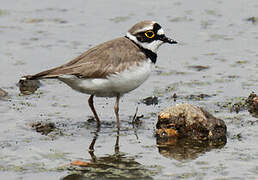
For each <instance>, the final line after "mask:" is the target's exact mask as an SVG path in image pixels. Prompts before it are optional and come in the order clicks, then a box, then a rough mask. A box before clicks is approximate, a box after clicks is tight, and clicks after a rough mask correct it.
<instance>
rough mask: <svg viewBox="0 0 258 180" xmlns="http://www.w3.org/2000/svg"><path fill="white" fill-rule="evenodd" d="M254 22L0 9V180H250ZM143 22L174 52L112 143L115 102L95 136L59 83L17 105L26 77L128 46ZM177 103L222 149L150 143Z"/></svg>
mask: <svg viewBox="0 0 258 180" xmlns="http://www.w3.org/2000/svg"><path fill="white" fill-rule="evenodd" d="M257 11H258V2H257V1H255V0H247V1H245V2H242V1H240V0H236V1H235V0H234V1H233V0H229V1H211V0H209V1H205V2H203V1H199V0H198V1H195V2H189V1H162V2H161V1H141V2H138V1H135V2H133V1H131V2H130V3H129V2H126V1H123V2H120V3H117V1H112V3H111V2H106V1H104V0H103V1H101V0H100V1H97V2H95V1H92V2H88V1H87V2H86V1H76V2H73V3H72V2H70V1H62V3H60V1H51V2H50V1H30V0H27V1H25V0H22V1H19V2H17V1H13V0H11V1H4V2H2V3H1V7H0V37H1V41H0V47H1V49H0V88H1V92H0V95H1V97H0V116H1V117H0V149H1V150H0V160H1V161H0V179H28V180H29V179H65V180H67V179H69V180H76V179H101V178H102V179H164V180H165V179H257V178H258V175H257V174H258V167H257V164H258V154H257V152H258V145H257V136H258V133H257V132H258V131H257V129H258V127H257V115H256V114H255V113H254V110H250V108H249V107H250V106H249V107H248V104H247V103H246V100H247V99H248V97H249V95H250V94H251V93H252V92H254V93H255V94H258V71H257V69H258V61H257V58H258V50H257V47H258V33H257V23H256V21H257V16H258V15H257ZM100 12H101V13H100ZM143 19H152V20H155V21H157V22H159V23H160V24H161V25H162V26H163V27H164V30H165V32H166V34H168V36H171V37H173V38H174V39H175V40H177V41H178V42H179V45H177V46H174V47H171V46H163V47H161V48H160V51H159V52H158V59H157V63H156V67H155V70H154V72H153V73H152V76H151V77H150V78H149V80H148V81H147V82H146V83H145V84H143V85H142V86H141V87H140V88H138V89H136V90H135V91H133V92H132V93H130V94H128V95H125V96H124V97H123V98H122V99H121V104H120V116H121V129H120V131H119V132H118V131H117V129H116V121H115V117H114V112H113V102H114V99H105V98H96V100H95V102H96V108H97V110H98V112H99V113H100V114H99V116H100V119H101V121H102V126H101V128H100V129H99V130H98V129H97V128H96V124H95V122H94V121H93V120H92V118H91V117H92V114H91V111H90V109H89V108H88V104H87V99H88V96H86V95H83V94H80V93H77V92H74V91H72V90H71V89H70V88H69V87H67V86H66V85H64V84H62V83H61V82H59V81H55V80H44V81H41V82H40V84H37V85H39V86H40V88H39V89H37V91H35V93H33V94H30V95H21V94H20V91H19V87H18V86H17V83H18V81H19V78H20V77H21V76H22V75H25V74H32V73H36V72H39V71H41V70H45V69H48V68H51V67H54V66H57V65H60V64H63V63H65V62H67V61H68V60H70V59H71V58H73V57H75V56H77V55H79V54H81V53H82V52H84V51H85V50H87V49H89V48H90V47H92V46H94V45H97V44H99V43H100V42H103V41H106V40H110V39H113V38H116V37H119V36H124V34H125V32H126V31H127V30H128V28H130V27H131V26H132V25H133V24H135V22H138V21H139V20H143ZM6 92H7V93H6ZM248 102H249V101H248ZM180 103H189V104H193V105H196V106H199V107H202V108H203V109H205V110H206V111H208V112H209V113H211V114H212V115H214V116H215V117H217V118H219V119H222V120H224V122H225V124H226V125H227V142H226V144H223V145H221V146H212V145H210V144H201V145H200V144H198V143H193V142H192V141H187V140H185V141H176V142H173V141H170V142H165V144H164V142H163V144H162V142H160V141H158V140H157V139H156V137H155V130H156V129H155V127H156V123H157V120H158V114H159V112H160V111H161V110H162V109H164V108H166V107H167V106H172V105H176V104H180ZM254 107H255V106H254ZM136 108H138V112H137V114H136V116H135V118H134V115H135V112H136ZM92 143H94V150H95V151H94V152H93V153H92V152H88V149H89V146H90V145H91V144H92Z"/></svg>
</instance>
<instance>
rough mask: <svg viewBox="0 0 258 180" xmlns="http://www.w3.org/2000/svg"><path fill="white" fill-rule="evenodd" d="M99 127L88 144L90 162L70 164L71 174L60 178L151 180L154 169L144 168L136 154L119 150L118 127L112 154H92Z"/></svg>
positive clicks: (63, 179)
mask: <svg viewBox="0 0 258 180" xmlns="http://www.w3.org/2000/svg"><path fill="white" fill-rule="evenodd" d="M99 132H100V128H97V129H96V131H95V133H94V137H93V139H92V142H91V144H90V146H89V151H88V152H89V154H90V156H91V161H90V162H85V163H84V165H82V166H71V167H69V168H68V169H69V170H72V172H73V173H72V174H70V175H67V176H65V177H63V178H62V180H86V179H107V180H108V179H112V180H114V179H117V180H121V179H142V180H152V179H153V178H152V176H154V175H155V173H157V172H156V171H155V169H154V168H153V169H150V168H146V167H145V166H143V165H142V164H140V163H138V162H137V161H136V158H137V157H136V156H128V155H127V154H126V153H122V152H120V151H119V135H120V129H119V128H118V129H117V132H116V133H117V134H116V140H115V146H114V154H111V155H106V156H103V157H97V156H96V155H95V154H94V145H95V143H96V141H97V139H98V137H99Z"/></svg>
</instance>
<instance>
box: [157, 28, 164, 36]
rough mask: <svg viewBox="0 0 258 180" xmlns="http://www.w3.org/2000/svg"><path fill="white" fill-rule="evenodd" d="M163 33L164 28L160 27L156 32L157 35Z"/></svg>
mask: <svg viewBox="0 0 258 180" xmlns="http://www.w3.org/2000/svg"><path fill="white" fill-rule="evenodd" d="M163 34H165V33H164V30H163V29H162V28H160V29H159V30H158V32H157V35H163Z"/></svg>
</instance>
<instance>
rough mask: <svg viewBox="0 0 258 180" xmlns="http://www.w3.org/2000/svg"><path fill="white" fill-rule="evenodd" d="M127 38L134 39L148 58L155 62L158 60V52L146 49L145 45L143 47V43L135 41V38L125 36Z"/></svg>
mask: <svg viewBox="0 0 258 180" xmlns="http://www.w3.org/2000/svg"><path fill="white" fill-rule="evenodd" d="M125 38H127V39H129V40H130V41H132V42H133V43H134V44H135V45H136V46H138V47H139V49H140V50H141V51H142V52H143V53H144V54H145V56H146V58H149V59H150V60H151V62H152V63H153V64H155V63H156V61H157V54H156V53H155V52H153V51H151V50H149V49H146V48H144V47H142V46H141V45H139V44H138V43H137V42H135V41H134V40H132V39H131V38H130V37H128V36H125Z"/></svg>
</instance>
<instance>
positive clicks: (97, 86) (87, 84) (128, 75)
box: [59, 60, 153, 97]
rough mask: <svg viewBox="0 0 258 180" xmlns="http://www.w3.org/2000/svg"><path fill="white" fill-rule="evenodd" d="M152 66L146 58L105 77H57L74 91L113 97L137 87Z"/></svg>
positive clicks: (145, 78) (146, 76)
mask: <svg viewBox="0 0 258 180" xmlns="http://www.w3.org/2000/svg"><path fill="white" fill-rule="evenodd" d="M152 68H153V63H152V62H151V61H150V60H148V61H144V62H143V63H142V64H140V65H139V66H132V67H131V68H129V69H127V70H125V71H123V72H120V73H116V74H112V75H110V76H108V77H107V78H105V79H104V78H103V79H101V78H97V79H93V78H92V79H90V78H89V79H81V78H78V77H76V76H72V75H64V76H61V77H59V79H60V80H61V81H63V82H64V83H66V84H67V85H69V86H70V87H71V88H73V89H74V90H76V91H79V92H82V93H86V94H94V95H96V96H100V97H113V96H117V95H122V94H125V93H128V92H130V91H132V90H134V89H136V88H137V87H139V86H140V85H141V84H142V83H143V82H144V81H146V80H147V79H148V77H149V75H150V73H151V70H152Z"/></svg>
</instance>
